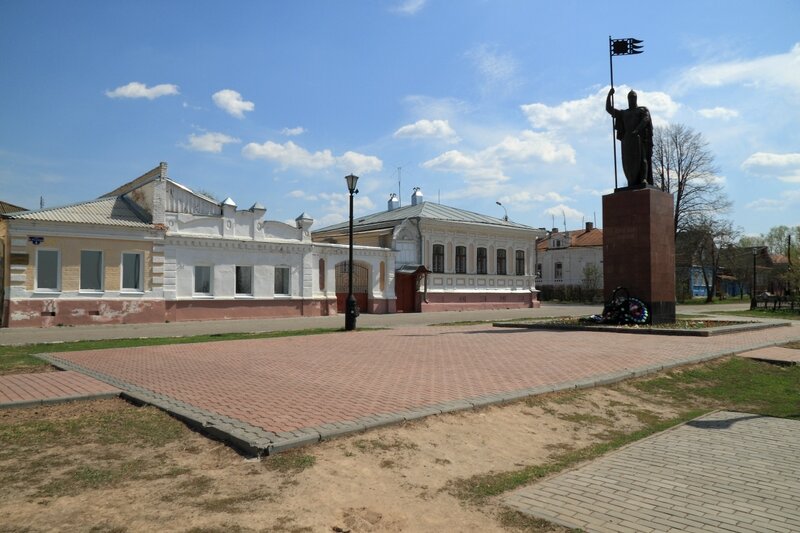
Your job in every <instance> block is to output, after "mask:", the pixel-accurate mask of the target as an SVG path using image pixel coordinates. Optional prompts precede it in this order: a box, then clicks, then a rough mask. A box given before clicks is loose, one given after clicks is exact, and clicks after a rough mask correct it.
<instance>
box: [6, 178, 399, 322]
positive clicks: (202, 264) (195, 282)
mask: <svg viewBox="0 0 800 533" xmlns="http://www.w3.org/2000/svg"><path fill="white" fill-rule="evenodd" d="M265 213H266V209H265V208H264V207H263V206H261V205H260V204H258V203H256V204H253V206H251V207H250V208H249V209H245V210H238V209H237V206H236V204H235V202H234V201H233V200H232V199H230V198H228V199H226V200H225V201H224V202H221V203H218V202H216V201H214V200H212V199H210V198H208V197H206V196H204V195H203V194H199V193H196V192H194V191H192V190H191V189H189V188H187V187H185V186H184V185H181V184H180V183H177V182H176V181H173V180H172V179H170V178H169V177H168V176H167V165H166V163H162V164H160V165H159V166H158V167H156V168H154V169H153V170H151V171H149V172H147V173H145V174H143V175H142V176H140V177H138V178H136V179H135V180H133V181H131V182H129V183H126V184H124V185H122V186H120V187H118V188H117V189H115V190H114V191H111V192H110V193H108V194H106V195H104V196H102V197H100V198H98V199H96V200H90V201H86V202H80V203H77V204H73V205H69V206H63V207H54V208H47V209H39V210H35V211H23V212H17V213H6V214H3V215H2V216H0V243H2V245H0V267H2V265H6V264H7V265H8V268H6V269H5V270H3V269H2V268H0V273H2V275H0V294H1V295H2V298H0V323H1V324H2V326H53V325H62V324H63V325H79V324H99V323H136V322H164V321H165V320H166V321H181V320H198V319H230V318H259V317H273V316H319V315H329V314H336V313H337V311H338V309H339V308H340V306H339V305H337V299H339V300H342V299H343V295H342V294H341V290H342V287H341V282H338V283H337V279H338V278H337V273H338V272H341V271H346V263H347V258H348V248H347V246H344V245H331V244H315V243H312V241H311V238H310V234H309V230H310V227H311V225H312V224H313V222H314V221H313V219H312V218H311V217H309V216H308V215H306V214H305V213H304V214H302V215H300V216H299V217H297V219H296V221H295V225H294V226H291V225H288V224H284V223H282V222H275V221H268V220H264V219H263V217H264V215H265ZM394 256H395V254H394V253H393V252H391V251H389V250H385V249H380V248H367V247H361V246H359V247H358V248H357V249H356V258H355V259H356V260H357V261H355V264H356V265H358V266H359V267H360V269H361V270H360V272H362V277H361V281H362V282H363V283H364V285H365V286H366V287H367V288H368V289H369V299H370V301H371V303H372V306H373V308H374V309H378V310H380V309H384V310H388V309H390V308H391V307H392V306H393V304H394V285H393V283H392V281H393V280H392V276H391V274H390V273H393V272H394V266H395V265H394ZM339 277H340V276H339ZM337 292H338V293H339V294H337ZM384 312H385V311H384Z"/></svg>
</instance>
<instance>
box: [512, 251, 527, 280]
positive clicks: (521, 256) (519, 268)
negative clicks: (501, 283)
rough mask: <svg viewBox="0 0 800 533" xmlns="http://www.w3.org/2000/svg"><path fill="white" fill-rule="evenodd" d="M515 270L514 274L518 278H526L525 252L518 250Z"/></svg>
mask: <svg viewBox="0 0 800 533" xmlns="http://www.w3.org/2000/svg"><path fill="white" fill-rule="evenodd" d="M515 254H516V256H515V259H514V260H515V262H516V265H515V268H514V273H515V274H516V275H517V276H524V275H525V250H517V251H516V252H515Z"/></svg>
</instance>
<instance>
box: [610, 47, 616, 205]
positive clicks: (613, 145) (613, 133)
mask: <svg viewBox="0 0 800 533" xmlns="http://www.w3.org/2000/svg"><path fill="white" fill-rule="evenodd" d="M611 52H612V44H611V36H610V35H609V36H608V65H609V68H610V70H611V88H612V89H613V88H614V55H613V54H612V53H611ZM611 107H614V95H613V94H612V95H611ZM615 120H616V119H615V118H614V116H613V115H612V116H611V148H613V150H614V190H616V189H617V141H616V131H617V125H616V123H615Z"/></svg>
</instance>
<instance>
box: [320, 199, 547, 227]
mask: <svg viewBox="0 0 800 533" xmlns="http://www.w3.org/2000/svg"><path fill="white" fill-rule="evenodd" d="M416 217H419V218H427V219H431V220H443V221H447V222H465V223H469V224H485V225H490V226H501V227H507V228H516V229H529V230H532V229H536V228H533V227H531V226H526V225H525V224H518V223H517V222H511V221H510V220H503V219H502V218H495V217H490V216H487V215H481V214H480V213H474V212H472V211H467V210H464V209H458V208H457V207H450V206H447V205H441V204H436V203H432V202H422V203H420V204H417V205H407V206H405V207H400V208H397V209H392V210H391V211H381V212H380V213H373V214H371V215H367V216H364V217H357V218H355V219H354V220H353V227H354V228H357V227H360V226H386V227H389V226H394V225H395V223H397V222H402V221H403V220H405V219H407V218H416ZM348 224H349V222H341V223H339V224H333V225H332V226H327V227H325V228H321V229H319V230H317V231H314V232H312V233H321V232H325V231H336V230H340V229H347V227H348Z"/></svg>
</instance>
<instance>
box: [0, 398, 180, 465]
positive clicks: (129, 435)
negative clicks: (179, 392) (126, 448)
mask: <svg viewBox="0 0 800 533" xmlns="http://www.w3.org/2000/svg"><path fill="white" fill-rule="evenodd" d="M187 431H188V430H187V429H186V428H185V427H184V426H183V425H182V424H179V423H176V422H175V420H174V419H172V418H171V417H170V416H169V415H167V414H166V413H164V412H162V411H159V410H158V409H156V408H154V407H143V408H138V409H136V408H131V409H122V410H117V411H113V412H109V413H88V414H84V415H83V416H81V417H80V418H66V419H34V420H28V421H24V422H17V423H11V424H3V425H0V457H2V456H3V455H5V454H6V453H9V452H10V451H11V450H14V449H19V448H27V449H28V450H31V449H37V448H39V447H40V446H42V444H43V443H48V442H58V443H59V446H72V445H79V444H81V443H84V442H87V441H91V442H96V443H98V444H102V445H110V444H126V443H128V444H133V445H141V446H151V447H156V448H158V447H162V446H164V445H166V444H168V443H170V442H172V441H175V440H177V439H179V438H181V437H182V436H183V435H185V434H186V432H187Z"/></svg>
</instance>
